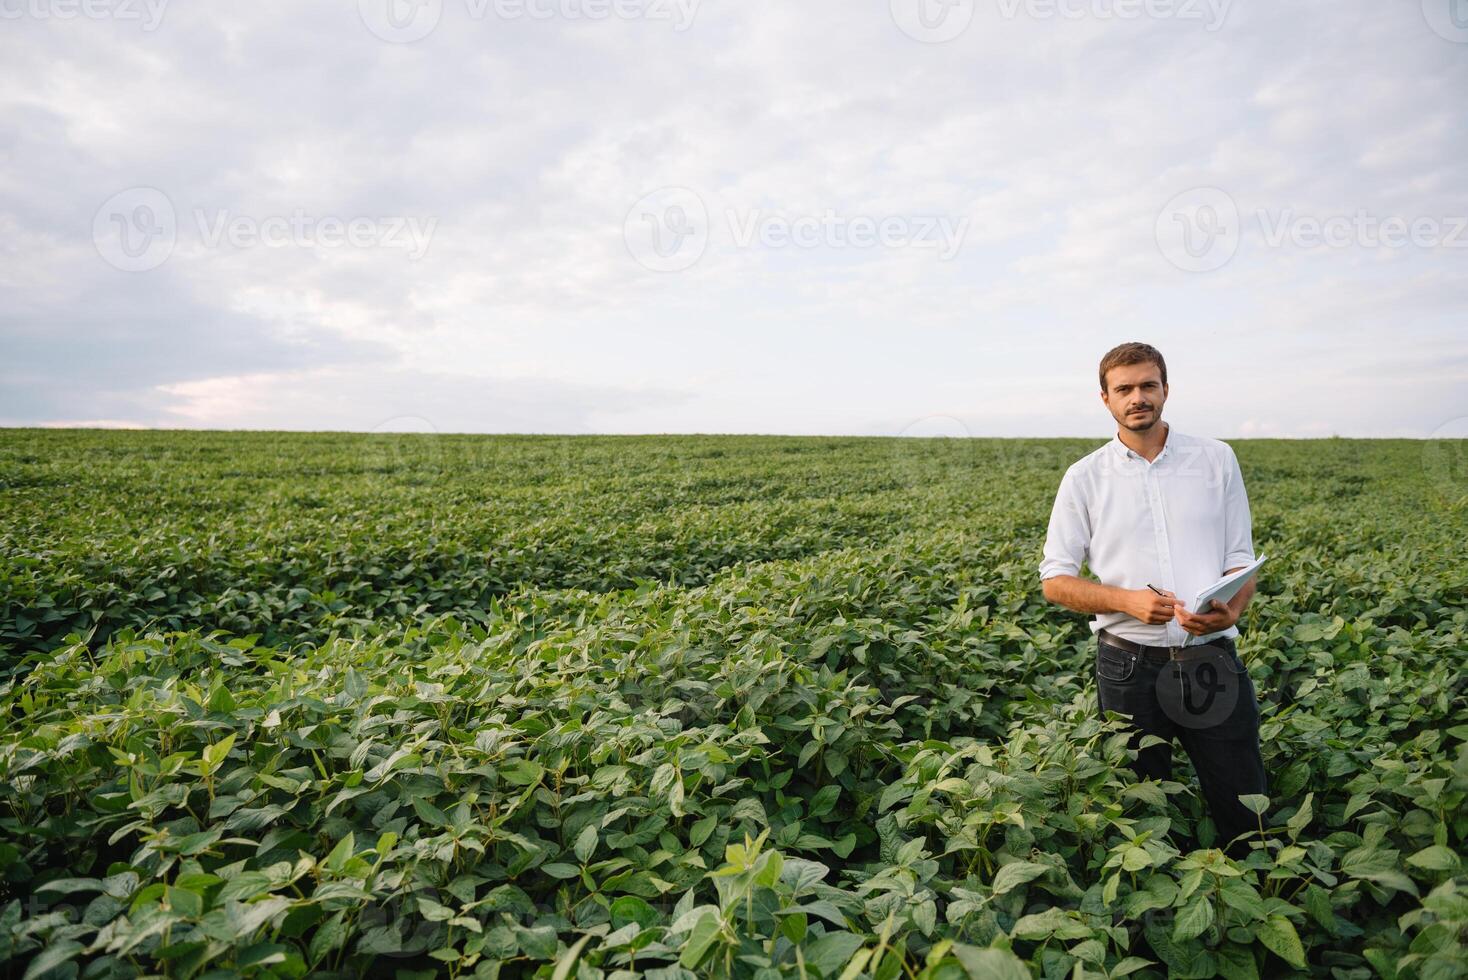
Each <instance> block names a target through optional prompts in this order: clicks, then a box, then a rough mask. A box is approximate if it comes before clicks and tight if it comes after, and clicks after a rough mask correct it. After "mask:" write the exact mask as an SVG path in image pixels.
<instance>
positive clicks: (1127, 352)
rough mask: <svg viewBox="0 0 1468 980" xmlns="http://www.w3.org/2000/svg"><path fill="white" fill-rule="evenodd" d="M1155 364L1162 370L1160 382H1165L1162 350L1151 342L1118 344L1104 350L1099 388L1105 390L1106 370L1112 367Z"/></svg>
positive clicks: (1164, 383) (1165, 372)
mask: <svg viewBox="0 0 1468 980" xmlns="http://www.w3.org/2000/svg"><path fill="white" fill-rule="evenodd" d="M1147 363H1152V364H1156V365H1157V369H1158V370H1159V371H1161V372H1162V383H1163V385H1166V384H1167V362H1166V361H1164V360H1163V359H1162V352H1161V351H1159V350H1158V349H1157V348H1156V347H1153V346H1152V345H1151V344H1141V343H1138V342H1136V341H1132V342H1131V343H1127V344H1118V345H1117V346H1115V347H1113V348H1111V350H1109V351H1107V352H1106V356H1105V357H1103V358H1101V390H1102V391H1105V390H1106V372H1107V371H1110V370H1111V369H1112V368H1114V367H1126V366H1127V365H1128V364H1147Z"/></svg>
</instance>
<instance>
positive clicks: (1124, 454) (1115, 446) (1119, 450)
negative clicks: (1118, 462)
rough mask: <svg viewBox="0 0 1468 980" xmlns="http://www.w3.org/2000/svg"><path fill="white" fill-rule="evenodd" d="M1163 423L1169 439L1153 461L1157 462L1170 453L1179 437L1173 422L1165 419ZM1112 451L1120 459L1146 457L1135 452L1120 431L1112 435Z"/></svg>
mask: <svg viewBox="0 0 1468 980" xmlns="http://www.w3.org/2000/svg"><path fill="white" fill-rule="evenodd" d="M1162 425H1163V427H1164V428H1165V429H1166V430H1167V441H1166V442H1164V443H1163V444H1162V451H1161V452H1160V453H1158V454H1157V459H1154V460H1152V462H1153V463H1156V462H1157V460H1158V459H1161V458H1162V457H1164V456H1166V455H1168V453H1169V451H1170V450H1171V449H1172V444H1173V442H1174V441H1175V440H1176V439H1177V436H1176V435H1175V434H1174V433H1173V431H1172V423H1171V422H1168V421H1165V420H1164V421H1163V423H1162ZM1111 451H1112V452H1113V453H1115V454H1116V456H1117V458H1119V459H1124V460H1125V459H1144V457H1143V456H1142V455H1141V454H1140V453H1137V452H1133V451H1132V448H1131V447H1130V446H1128V445H1127V444H1126V443H1124V442H1122V441H1121V433H1120V432H1118V433H1117V434H1116V435H1114V436H1112V437H1111Z"/></svg>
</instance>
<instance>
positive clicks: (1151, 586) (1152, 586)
mask: <svg viewBox="0 0 1468 980" xmlns="http://www.w3.org/2000/svg"><path fill="white" fill-rule="evenodd" d="M1147 588H1149V589H1151V590H1152V591H1153V592H1156V593H1157V594H1158V595H1162V590H1161V589H1159V588H1158V587H1157V586H1155V585H1153V584H1152V583H1151V582H1148V583H1147Z"/></svg>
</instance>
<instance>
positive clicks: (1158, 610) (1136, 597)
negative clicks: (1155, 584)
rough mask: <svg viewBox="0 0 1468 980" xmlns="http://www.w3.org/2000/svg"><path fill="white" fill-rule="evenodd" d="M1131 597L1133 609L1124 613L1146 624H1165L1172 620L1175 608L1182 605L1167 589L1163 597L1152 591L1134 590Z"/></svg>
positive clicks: (1163, 591)
mask: <svg viewBox="0 0 1468 980" xmlns="http://www.w3.org/2000/svg"><path fill="white" fill-rule="evenodd" d="M1129 595H1130V597H1131V608H1130V609H1126V610H1123V611H1124V612H1126V613H1128V614H1130V615H1131V616H1132V617H1133V618H1135V619H1139V620H1141V621H1142V622H1144V623H1153V624H1156V623H1165V622H1167V621H1168V620H1170V619H1172V615H1173V607H1174V606H1178V605H1180V603H1179V602H1178V601H1177V596H1176V595H1174V594H1173V593H1171V592H1169V591H1167V590H1166V589H1163V590H1162V594H1161V595H1158V594H1157V593H1156V592H1153V591H1152V590H1151V589H1132V590H1131V591H1130V593H1129Z"/></svg>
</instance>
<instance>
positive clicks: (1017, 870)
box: [993, 861, 1050, 895]
mask: <svg viewBox="0 0 1468 980" xmlns="http://www.w3.org/2000/svg"><path fill="white" fill-rule="evenodd" d="M1048 870H1050V869H1049V868H1048V867H1046V866H1045V865H1043V864H1036V863H1034V862H1033V861H1014V862H1011V863H1010V864H1006V865H1005V866H1004V867H1002V868H1000V869H999V872H998V874H996V875H994V886H993V887H994V894H995V895H1003V894H1004V893H1005V892H1007V891H1009V890H1010V889H1012V888H1015V887H1016V886H1018V885H1022V884H1024V883H1025V882H1027V881H1032V880H1034V879H1035V878H1038V877H1040V876H1041V875H1042V874H1044V873H1045V872H1046V871H1048Z"/></svg>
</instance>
